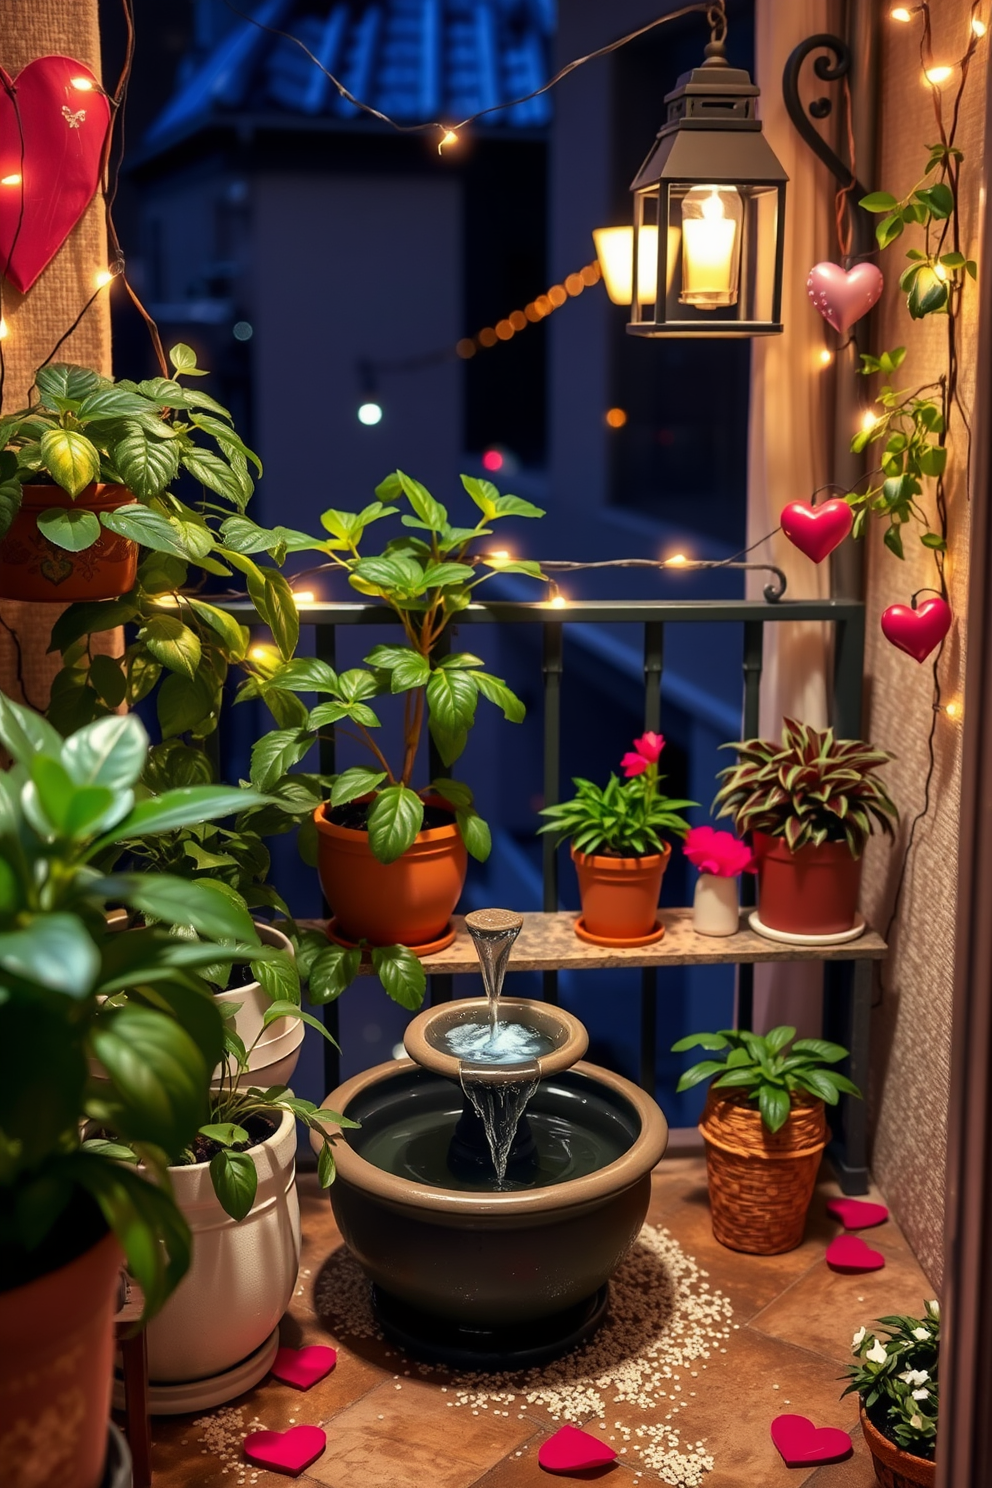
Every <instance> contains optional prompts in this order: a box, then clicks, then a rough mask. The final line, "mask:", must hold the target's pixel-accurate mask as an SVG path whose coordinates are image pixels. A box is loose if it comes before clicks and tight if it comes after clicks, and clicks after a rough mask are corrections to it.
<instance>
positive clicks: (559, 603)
mask: <svg viewBox="0 0 992 1488" xmlns="http://www.w3.org/2000/svg"><path fill="white" fill-rule="evenodd" d="M548 604H549V605H550V606H551V608H552V609H553V610H563V609H564V608H565V606H566V605H567V604H568V600H567V599H566V598H565V596H564V594H553V595H552V596H551V598H550V599H549V600H548Z"/></svg>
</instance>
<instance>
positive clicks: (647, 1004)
mask: <svg viewBox="0 0 992 1488" xmlns="http://www.w3.org/2000/svg"><path fill="white" fill-rule="evenodd" d="M664 664H665V626H664V622H663V621H661V620H648V621H646V622H645V625H644V727H645V729H649V730H650V731H651V733H653V734H657V733H659V732H660V731H661V674H662V670H663V668H664ZM640 1032H641V1067H640V1082H641V1088H642V1089H643V1090H646V1091H647V1092H648V1094H649V1095H652V1096H653V1095H654V1090H655V1083H656V1080H657V1045H658V973H657V970H656V968H655V967H653V966H645V967H644V969H643V970H642V972H641V1030H640Z"/></svg>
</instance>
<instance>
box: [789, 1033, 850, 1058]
mask: <svg viewBox="0 0 992 1488" xmlns="http://www.w3.org/2000/svg"><path fill="white" fill-rule="evenodd" d="M792 1052H793V1054H812V1055H813V1057H814V1058H815V1059H822V1060H823V1061H824V1062H825V1063H826V1064H838V1063H839V1062H840V1060H842V1059H846V1058H847V1052H848V1051H847V1050H846V1049H845V1048H844V1046H843V1044H833V1043H831V1042H830V1041H829V1040H828V1039H820V1038H808V1039H807V1038H804V1039H796V1042H795V1043H794V1044H793V1046H792Z"/></svg>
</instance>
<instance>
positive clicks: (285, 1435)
mask: <svg viewBox="0 0 992 1488" xmlns="http://www.w3.org/2000/svg"><path fill="white" fill-rule="evenodd" d="M326 1446H327V1433H326V1432H324V1431H321V1429H320V1427H319V1426H291V1427H290V1428H289V1430H288V1431H252V1432H250V1433H249V1434H248V1435H247V1436H246V1437H245V1440H244V1449H245V1456H246V1457H247V1458H248V1461H249V1462H256V1463H257V1464H258V1466H259V1467H268V1468H271V1469H272V1471H273V1472H281V1473H287V1474H288V1475H289V1477H291V1478H295V1477H298V1476H299V1474H300V1473H301V1472H302V1471H303V1469H304V1468H305V1467H309V1466H310V1464H311V1462H316V1461H317V1458H318V1457H319V1456H320V1454H321V1452H322V1451H323V1450H324V1448H325V1447H326Z"/></svg>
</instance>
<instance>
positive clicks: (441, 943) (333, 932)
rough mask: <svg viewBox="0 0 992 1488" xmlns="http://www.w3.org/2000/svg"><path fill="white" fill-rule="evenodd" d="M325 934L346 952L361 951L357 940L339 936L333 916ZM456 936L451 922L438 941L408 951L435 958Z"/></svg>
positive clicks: (425, 943)
mask: <svg viewBox="0 0 992 1488" xmlns="http://www.w3.org/2000/svg"><path fill="white" fill-rule="evenodd" d="M324 933H325V935H326V936H327V938H328V940H331V941H333V942H334V944H335V945H339V946H344V948H345V950H346V951H357V950H358V949H359V945H358V942H357V940H345V938H344V936H343V935H339V934H338V931H337V920H336V919H334V918H333V916H332V918H331V919H329V920H328V921H327V923H326V925H325V926H324ZM455 934H456V931H455V925H454V921H453V920H449V922H448V928H447V930H445V932H444V934H443V935H439V936H438V938H437V940H428V941H425V942H424V944H423V945H412V946H407V950H408V951H412V952H413V954H414V955H415V956H434V955H436V954H437V952H438V951H446V950H447V949H448V947H449V946H450V945H451V944H452V943H453V941H454V939H455ZM361 949H362V952H363V953H364V954H366V955H367V954H368V950H369V947H368V946H362V947H361Z"/></svg>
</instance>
